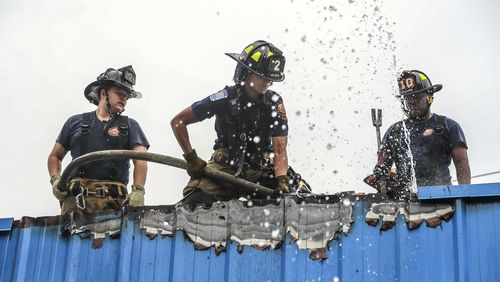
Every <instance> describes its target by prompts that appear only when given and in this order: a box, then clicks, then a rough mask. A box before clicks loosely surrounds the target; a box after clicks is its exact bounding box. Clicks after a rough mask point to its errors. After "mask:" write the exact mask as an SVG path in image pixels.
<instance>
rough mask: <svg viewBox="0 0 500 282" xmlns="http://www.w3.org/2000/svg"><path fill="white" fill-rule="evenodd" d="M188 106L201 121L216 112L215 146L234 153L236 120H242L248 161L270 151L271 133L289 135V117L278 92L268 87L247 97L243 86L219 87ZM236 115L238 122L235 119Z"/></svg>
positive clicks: (275, 135)
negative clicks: (252, 96) (258, 94)
mask: <svg viewBox="0 0 500 282" xmlns="http://www.w3.org/2000/svg"><path fill="white" fill-rule="evenodd" d="M191 108H192V110H193V112H194V114H195V115H196V117H197V118H198V120H199V121H202V120H204V119H207V118H211V117H213V116H214V115H215V130H216V132H217V139H216V140H215V145H214V149H219V148H228V149H229V150H230V153H231V154H232V155H231V156H230V157H236V156H235V155H236V154H238V148H233V147H235V146H239V145H235V142H236V139H238V135H239V134H238V127H241V125H239V124H244V125H243V126H244V133H245V136H246V147H247V153H248V154H247V161H257V162H258V161H259V160H260V159H261V157H262V154H263V153H264V152H272V142H271V140H272V139H271V138H272V137H278V136H287V135H288V120H287V116H286V111H285V106H284V104H283V99H282V98H281V96H280V95H279V94H278V93H276V92H274V91H271V90H268V91H267V92H266V94H264V95H260V96H259V97H258V98H257V99H251V98H249V97H248V96H247V95H246V94H245V93H244V90H243V89H242V88H238V89H237V88H236V87H235V86H231V87H229V86H226V87H225V88H224V89H222V90H221V91H219V92H217V93H215V94H212V95H210V96H208V97H206V98H205V99H203V100H201V101H198V102H195V103H193V104H192V105H191ZM237 116H239V117H240V118H241V120H242V121H241V122H238V118H237Z"/></svg>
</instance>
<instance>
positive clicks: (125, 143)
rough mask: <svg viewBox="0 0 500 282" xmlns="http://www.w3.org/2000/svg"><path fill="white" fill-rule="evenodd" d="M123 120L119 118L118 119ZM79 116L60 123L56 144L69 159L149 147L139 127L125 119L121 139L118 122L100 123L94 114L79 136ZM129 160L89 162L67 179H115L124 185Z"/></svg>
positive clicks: (127, 175)
mask: <svg viewBox="0 0 500 282" xmlns="http://www.w3.org/2000/svg"><path fill="white" fill-rule="evenodd" d="M122 118H123V117H122ZM82 119H83V114H77V115H74V116H72V117H70V118H69V119H68V120H67V121H66V123H65V124H64V126H63V128H62V130H61V133H59V136H58V137H57V140H56V142H57V143H60V144H61V145H62V146H63V147H64V149H65V150H67V151H70V152H71V157H72V158H73V159H75V158H77V157H79V156H81V155H84V154H86V153H90V152H95V151H101V150H112V149H117V150H118V149H123V150H131V149H133V147H134V146H135V145H142V146H146V147H148V148H149V143H148V140H147V138H146V136H145V135H144V132H143V131H142V129H141V127H140V126H139V124H138V123H137V122H136V121H135V120H133V119H132V118H128V135H127V136H121V135H120V134H119V130H118V128H117V127H118V119H117V118H116V117H115V118H113V119H112V120H110V121H101V120H99V119H98V118H97V115H96V112H92V113H91V114H90V127H89V129H88V131H89V132H88V133H87V134H85V135H82V132H81V123H82ZM129 167H130V160H102V161H96V162H92V163H89V164H87V165H85V166H83V167H82V171H78V170H75V171H74V172H73V174H72V175H71V176H70V178H69V179H72V178H74V177H76V176H78V175H79V176H81V177H85V178H88V179H99V180H118V181H121V182H123V183H124V184H127V183H128V180H129Z"/></svg>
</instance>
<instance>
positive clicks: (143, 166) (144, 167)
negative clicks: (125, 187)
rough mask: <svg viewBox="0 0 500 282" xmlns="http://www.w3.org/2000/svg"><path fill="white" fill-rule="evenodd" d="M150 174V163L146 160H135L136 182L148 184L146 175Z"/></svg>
mask: <svg viewBox="0 0 500 282" xmlns="http://www.w3.org/2000/svg"><path fill="white" fill-rule="evenodd" d="M147 174H148V163H147V162H146V161H139V160H136V161H135V162H134V184H135V185H141V186H143V187H144V185H146V177H147Z"/></svg>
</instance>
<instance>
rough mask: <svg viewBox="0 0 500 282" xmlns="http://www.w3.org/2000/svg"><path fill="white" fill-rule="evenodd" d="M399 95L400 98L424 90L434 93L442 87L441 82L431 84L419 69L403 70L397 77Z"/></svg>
mask: <svg viewBox="0 0 500 282" xmlns="http://www.w3.org/2000/svg"><path fill="white" fill-rule="evenodd" d="M398 87H399V95H397V97H398V98H402V97H403V96H406V95H414V94H418V93H422V92H425V93H427V94H430V95H432V94H434V93H435V92H438V91H440V90H441V89H442V88H443V85H441V84H435V85H432V83H431V80H430V79H429V77H428V76H427V75H426V74H425V73H423V72H421V71H419V70H411V71H408V70H405V71H403V72H402V73H401V74H400V75H399V77H398Z"/></svg>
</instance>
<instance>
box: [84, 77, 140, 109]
mask: <svg viewBox="0 0 500 282" xmlns="http://www.w3.org/2000/svg"><path fill="white" fill-rule="evenodd" d="M104 85H114V86H117V87H120V88H123V89H125V90H126V91H127V92H128V93H129V94H128V99H131V98H136V99H141V98H142V93H141V92H138V91H135V90H134V89H132V88H130V86H128V85H126V84H123V83H121V82H118V81H114V80H107V79H102V80H96V81H94V82H92V83H90V84H89V85H87V87H85V90H84V91H83V93H84V95H85V98H87V100H89V102H91V103H93V104H94V105H96V106H97V105H98V104H99V93H95V89H96V88H97V87H102V86H104Z"/></svg>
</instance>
